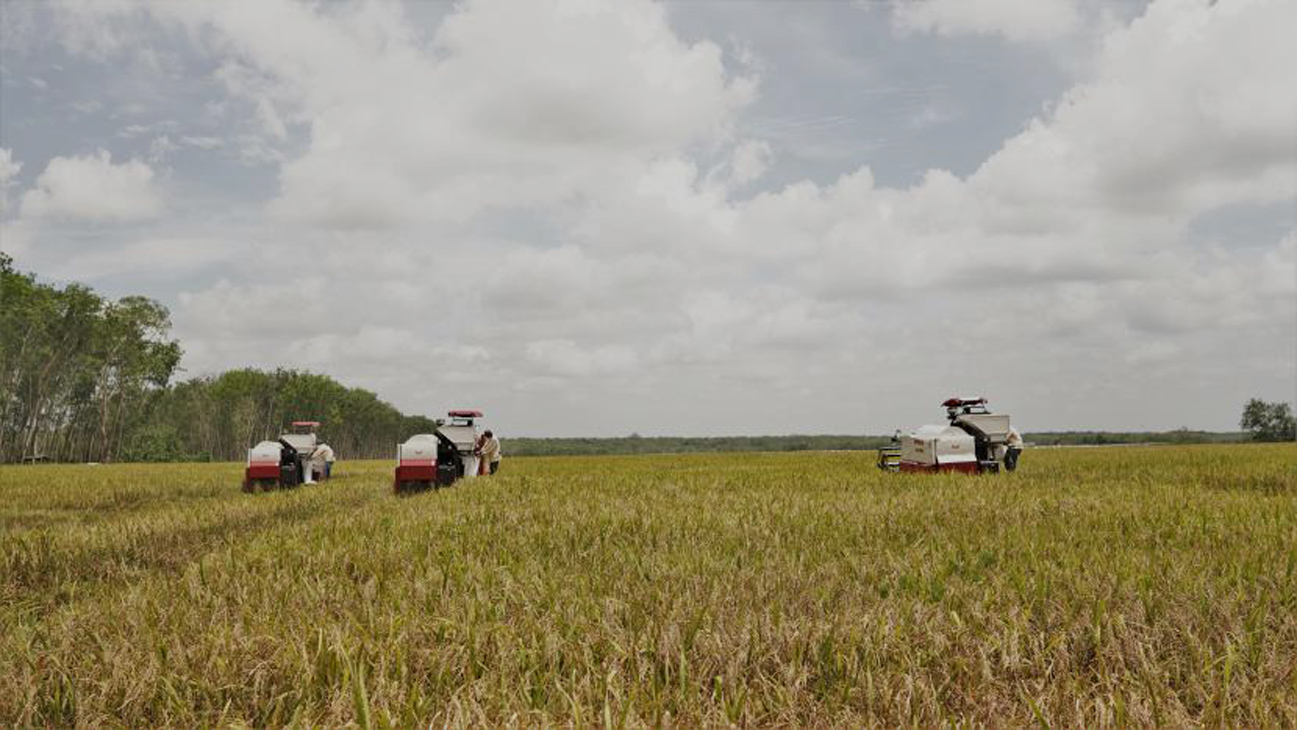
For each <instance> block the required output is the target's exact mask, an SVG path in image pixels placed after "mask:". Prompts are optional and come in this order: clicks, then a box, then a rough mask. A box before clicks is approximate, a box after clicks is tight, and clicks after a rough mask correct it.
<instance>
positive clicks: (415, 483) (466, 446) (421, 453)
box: [393, 410, 482, 494]
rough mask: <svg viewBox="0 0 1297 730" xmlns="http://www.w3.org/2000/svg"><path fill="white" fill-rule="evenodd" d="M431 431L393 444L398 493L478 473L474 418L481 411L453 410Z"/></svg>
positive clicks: (395, 482)
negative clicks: (394, 445) (395, 445)
mask: <svg viewBox="0 0 1297 730" xmlns="http://www.w3.org/2000/svg"><path fill="white" fill-rule="evenodd" d="M446 415H447V416H448V418H449V420H447V421H438V423H437V428H436V429H435V430H434V431H433V432H432V433H421V434H415V435H414V436H411V437H410V438H408V439H406V440H405V443H402V444H398V445H397V447H396V478H395V480H394V481H393V488H394V489H395V491H396V493H397V494H403V493H406V492H414V491H419V490H423V489H431V488H432V487H445V486H449V485H451V484H454V483H455V482H456V481H458V480H460V479H465V478H472V477H475V476H477V472H478V466H479V464H478V455H477V442H478V439H479V437H480V435H479V434H478V431H477V425H476V421H477V419H479V418H482V412H481V411H474V410H454V411H450V412H449V413H447V414H446Z"/></svg>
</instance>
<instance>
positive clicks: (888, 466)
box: [878, 398, 1022, 474]
mask: <svg viewBox="0 0 1297 730" xmlns="http://www.w3.org/2000/svg"><path fill="white" fill-rule="evenodd" d="M987 402H988V401H987V400H986V399H985V398H950V399H948V400H946V401H945V402H944V403H942V404H941V405H942V406H943V407H945V409H946V418H947V420H948V421H949V422H948V423H947V424H945V425H929V426H920V427H919V428H917V429H915V430H913V431H911V432H910V433H909V434H907V435H904V436H902V435H901V434H900V432H899V431H898V432H897V434H896V435H895V436H893V437H892V443H891V444H890V445H888V446H884V447H883V448H881V449H879V450H878V468H879V469H883V470H886V471H902V472H943V471H956V472H963V473H967V474H983V473H992V474H997V473H999V472H1000V470H1001V469H1004V470H1005V471H1013V470H1014V469H1016V468H1017V466H1018V454H1019V453H1021V451H1022V439H1021V437H1020V436H1019V435H1018V432H1017V431H1015V430H1014V429H1013V428H1012V427H1011V426H1010V425H1009V416H1008V415H1007V414H1003V413H991V412H990V410H988V409H987V407H986V404H987Z"/></svg>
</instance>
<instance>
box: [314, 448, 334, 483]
mask: <svg viewBox="0 0 1297 730" xmlns="http://www.w3.org/2000/svg"><path fill="white" fill-rule="evenodd" d="M315 453H316V454H319V456H320V459H322V460H323V461H324V478H325V479H328V478H329V477H332V476H333V462H335V461H337V459H338V457H337V456H336V455H334V453H333V447H332V446H330V445H328V444H326V443H324V442H323V441H321V442H320V445H319V446H317V447H315Z"/></svg>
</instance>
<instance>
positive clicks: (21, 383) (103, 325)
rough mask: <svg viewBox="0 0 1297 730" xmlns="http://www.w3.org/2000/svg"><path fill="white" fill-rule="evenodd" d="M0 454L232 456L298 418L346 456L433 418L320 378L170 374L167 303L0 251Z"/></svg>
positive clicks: (376, 450)
mask: <svg viewBox="0 0 1297 730" xmlns="http://www.w3.org/2000/svg"><path fill="white" fill-rule="evenodd" d="M0 305H2V306H0V463H14V462H23V461H193V460H202V461H206V460H222V461H225V460H239V459H243V458H244V456H245V455H246V454H247V449H248V447H249V446H250V445H251V444H254V443H256V442H257V441H259V440H261V439H263V438H273V437H274V436H276V435H277V434H279V433H280V429H281V428H282V427H283V426H284V425H286V424H287V423H288V422H290V421H292V420H296V419H300V420H315V421H320V422H321V427H320V433H321V435H322V436H324V437H325V438H326V439H327V440H328V441H329V442H330V444H331V445H332V446H333V447H334V449H335V450H336V451H337V452H338V453H339V454H340V455H342V456H343V458H366V457H385V456H389V455H391V454H392V452H393V450H394V445H395V444H396V443H397V442H398V441H402V440H404V439H405V438H406V437H407V436H408V435H409V434H411V433H419V432H425V433H426V432H427V431H429V430H430V429H432V428H433V427H434V424H433V421H432V420H431V419H427V418H423V417H422V416H406V415H404V414H402V413H401V412H400V411H398V410H397V409H396V408H394V407H392V406H391V405H389V404H387V403H385V402H383V401H381V400H379V398H378V396H376V395H375V394H373V393H371V392H369V391H367V390H362V389H360V388H348V387H346V386H344V385H342V384H340V383H338V382H337V381H335V380H333V379H332V378H329V377H327V376H324V375H315V374H311V373H303V372H297V371H293V370H275V371H273V372H263V371H259V370H234V371H230V372H226V373H223V374H221V375H216V376H206V377H200V378H192V379H189V380H185V381H182V382H179V383H174V384H173V383H171V379H172V377H173V376H174V375H175V374H176V369H177V366H178V365H179V362H180V356H181V353H182V351H181V348H180V343H179V342H177V341H176V340H173V339H170V330H171V321H170V316H169V313H168V312H167V309H166V308H165V307H163V306H162V305H161V304H159V303H157V302H155V301H153V300H151V299H147V298H145V297H123V298H122V299H118V300H116V301H113V300H110V299H106V298H104V297H102V296H100V295H99V294H96V293H95V292H94V291H93V290H91V289H89V288H87V287H84V286H81V285H79V284H69V285H68V286H66V287H63V288H59V287H56V286H52V285H50V284H46V283H43V282H40V281H37V279H36V277H35V276H33V275H31V274H26V273H21V272H17V271H14V269H13V267H12V260H11V259H10V258H9V257H8V256H6V255H4V254H3V253H0Z"/></svg>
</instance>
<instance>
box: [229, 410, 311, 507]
mask: <svg viewBox="0 0 1297 730" xmlns="http://www.w3.org/2000/svg"><path fill="white" fill-rule="evenodd" d="M319 425H320V422H319V421H293V422H292V424H291V425H290V427H289V429H288V431H287V432H285V433H282V434H280V435H279V438H278V439H277V440H275V441H269V440H267V441H262V442H261V443H259V444H257V445H256V446H254V447H252V448H251V449H249V450H248V463H247V467H246V470H245V471H244V476H243V491H245V492H254V491H257V490H258V489H264V490H268V489H274V488H276V487H278V488H281V489H287V488H290V487H296V486H297V485H299V484H303V483H306V482H308V481H310V480H308V479H307V478H306V476H307V475H306V470H307V469H311V468H312V467H311V454H313V453H314V452H315V447H316V446H318V445H319V443H320V441H319V438H318V437H317V436H316V435H315V429H316V428H318V427H319ZM312 476H313V477H314V481H322V480H323V479H325V474H324V472H321V471H319V470H314V474H312Z"/></svg>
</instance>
